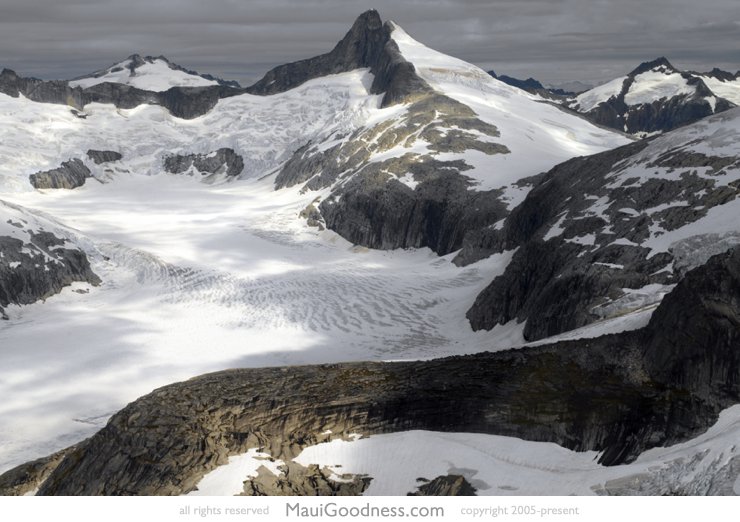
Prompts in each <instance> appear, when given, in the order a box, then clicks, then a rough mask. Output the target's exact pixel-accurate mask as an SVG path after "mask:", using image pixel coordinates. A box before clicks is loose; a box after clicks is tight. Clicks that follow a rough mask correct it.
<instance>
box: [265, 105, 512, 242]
mask: <svg viewBox="0 0 740 522" xmlns="http://www.w3.org/2000/svg"><path fill="white" fill-rule="evenodd" d="M498 137H499V132H498V129H496V127H495V126H493V125H491V124H488V123H486V122H484V121H482V120H480V119H479V118H478V117H477V115H476V114H475V112H473V111H472V109H470V107H468V106H467V105H464V104H462V103H460V102H457V101H455V100H453V99H451V98H448V97H446V96H443V95H440V94H429V95H422V96H420V97H418V98H417V99H416V101H414V102H413V103H411V104H410V105H409V106H408V109H407V110H406V112H405V113H404V115H403V116H402V117H401V118H400V119H399V120H398V121H394V122H384V123H381V124H379V125H377V126H375V127H372V128H369V129H366V128H363V129H360V130H358V131H356V132H355V133H353V134H352V135H351V136H349V137H348V139H346V140H345V141H344V142H343V143H340V144H338V145H335V146H334V147H331V148H329V149H326V150H321V149H319V147H316V146H312V145H311V144H308V145H306V146H304V147H301V148H300V149H298V150H297V151H296V152H295V154H294V155H293V156H292V157H291V159H290V160H288V161H287V162H286V163H285V165H284V166H283V168H282V169H281V171H280V172H279V173H278V175H277V177H276V180H275V184H276V186H277V188H282V187H286V186H293V185H296V184H300V183H303V184H304V185H303V188H304V190H320V189H323V188H327V187H333V190H332V192H331V194H330V196H329V197H327V198H325V199H324V200H323V201H322V202H321V204H320V205H319V208H318V210H319V212H320V215H321V217H322V218H323V219H324V221H325V223H326V226H327V228H329V229H331V230H333V231H335V232H337V233H338V234H339V235H341V236H342V237H344V238H345V239H347V240H349V241H351V242H353V243H356V244H360V245H363V246H366V247H370V248H381V249H393V248H412V247H413V248H416V247H429V248H431V249H432V250H434V251H435V252H437V253H439V254H447V253H449V252H452V251H454V250H457V249H459V248H460V247H461V246H462V241H463V238H464V237H465V236H466V234H469V233H472V232H473V231H475V230H477V229H480V228H481V227H485V226H488V225H490V224H492V223H495V222H496V221H498V220H500V219H501V218H503V217H504V216H505V215H506V212H507V210H506V205H505V204H504V202H503V201H502V200H501V198H500V196H501V192H500V191H498V190H493V191H475V190H473V189H472V188H471V183H470V180H469V179H468V178H467V177H466V176H465V175H464V174H463V172H464V171H465V170H468V169H470V168H471V167H470V166H469V165H468V164H467V163H465V161H463V160H438V159H436V158H435V155H437V154H441V153H446V152H464V151H466V150H476V151H479V152H483V153H484V154H488V155H494V154H507V153H508V152H509V150H508V149H507V148H506V147H505V146H503V145H501V144H499V143H497V142H496V141H495V140H496V138H498ZM417 139H422V140H424V141H425V142H426V143H428V149H429V151H430V153H429V154H419V153H407V154H404V155H403V156H400V157H399V156H397V157H393V158H391V159H388V160H384V161H370V160H371V157H372V155H373V154H377V153H382V152H385V151H388V150H391V149H393V148H394V147H397V146H399V145H401V144H403V145H405V146H411V145H413V143H414V142H415V141H416V140H417ZM402 179H403V180H404V181H403V182H402V181H400V180H402Z"/></svg>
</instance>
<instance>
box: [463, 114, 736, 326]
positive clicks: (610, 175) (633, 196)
mask: <svg viewBox="0 0 740 522" xmlns="http://www.w3.org/2000/svg"><path fill="white" fill-rule="evenodd" d="M726 114H727V113H726ZM723 117H724V116H722V115H718V116H716V118H718V119H721V118H723ZM664 144H665V145H664ZM686 145H687V144H685V143H673V142H672V141H671V137H670V136H666V137H665V139H663V138H658V139H655V140H647V141H641V142H636V143H633V144H629V145H625V146H623V147H619V148H617V149H614V150H611V151H607V152H603V153H600V154H595V155H593V156H589V157H583V158H574V159H572V160H569V161H566V162H564V163H562V164H560V165H558V166H556V167H554V168H553V169H552V170H551V171H549V172H548V173H546V174H545V175H544V176H540V177H538V178H537V179H535V183H536V184H535V187H534V188H533V189H532V190H531V192H530V193H529V194H528V195H527V197H526V198H525V200H524V202H523V203H522V204H520V205H519V206H518V207H517V208H515V209H514V210H513V211H512V212H511V214H510V215H509V216H508V217H507V218H506V221H505V222H504V224H503V227H502V228H501V229H500V230H494V229H492V228H481V229H479V230H477V231H474V232H472V233H470V234H468V235H466V236H465V239H464V241H463V243H464V244H463V248H462V251H461V252H460V254H459V255H458V256H457V258H456V259H455V262H456V263H458V264H461V265H465V264H469V263H472V262H475V261H477V260H479V259H482V258H484V257H487V256H489V255H491V254H493V253H498V252H503V251H506V250H514V249H517V251H516V253H515V254H514V256H513V259H512V261H511V263H510V264H509V266H508V267H507V269H506V271H505V272H504V274H503V275H501V276H500V277H497V278H496V279H495V280H494V281H493V282H492V283H491V284H490V285H489V286H488V288H486V289H485V290H484V291H483V292H482V293H481V294H480V295H479V296H478V297H477V299H476V301H475V303H474V304H473V306H472V307H471V309H470V310H469V312H468V319H469V320H470V322H471V325H472V326H473V328H474V329H490V328H493V327H494V326H495V325H496V324H504V323H506V322H508V321H511V320H513V319H516V320H518V321H519V322H522V321H525V320H526V326H525V329H524V335H525V338H526V339H528V340H537V339H542V338H545V337H549V336H551V335H556V334H559V333H562V332H565V331H568V330H571V329H574V328H578V327H581V326H585V325H587V324H590V323H592V322H594V321H597V320H600V319H603V318H605V317H609V316H610V315H609V313H610V312H609V307H610V306H611V305H612V303H614V302H615V301H617V300H619V299H620V298H622V297H623V296H624V292H623V290H622V289H623V288H641V287H644V286H646V285H648V284H662V285H670V284H675V283H676V282H677V281H678V280H679V279H680V277H682V276H683V273H684V272H685V270H686V268H688V267H691V266H696V265H697V264H700V263H701V262H703V261H705V260H706V259H703V260H702V259H699V258H700V257H701V255H700V251H702V250H706V251H708V252H712V253H717V252H721V251H724V250H726V249H727V248H730V246H732V242H723V241H722V238H720V237H716V238H715V239H714V242H715V243H716V244H717V247H721V249H720V250H717V249H715V248H714V247H713V245H712V238H711V237H710V235H711V232H712V231H711V230H707V234H706V235H705V239H706V241H705V242H706V243H707V244H706V245H698V244H696V242H694V243H692V244H693V247H690V248H682V247H681V245H680V244H678V245H676V246H675V248H673V250H672V251H671V252H667V253H660V254H657V255H654V256H652V257H649V256H650V254H651V251H650V249H648V248H646V247H643V246H641V244H642V243H643V242H644V241H645V240H646V239H648V238H649V237H650V236H651V234H657V232H655V231H656V230H664V231H671V230H675V229H678V228H680V227H683V226H685V225H687V224H690V223H692V222H694V221H696V220H698V219H700V218H702V217H704V216H705V215H706V214H707V212H708V210H709V209H711V208H713V207H716V206H718V205H722V204H724V203H727V202H729V201H732V200H733V199H735V198H736V197H737V195H738V191H739V190H740V186H738V184H737V183H730V184H724V183H723V182H722V177H723V176H724V175H725V174H727V173H728V172H730V171H734V170H736V169H738V168H740V158H737V157H713V156H706V155H704V154H698V153H693V152H688V151H687V150H685V146H686ZM648 151H649V153H648ZM643 156H644V157H643ZM629 168H638V169H640V170H644V171H645V172H646V174H647V173H649V176H646V177H645V178H643V179H640V178H638V177H635V178H633V179H625V181H624V182H623V183H616V180H617V179H618V178H616V177H615V176H619V175H621V173H623V172H628V169H629ZM699 170H702V171H704V174H702V175H700V174H699ZM624 176H625V177H626V176H627V175H626V174H625V175H624ZM615 183H616V185H615ZM612 185H614V186H612ZM599 201H602V202H604V203H603V208H600V209H598V211H594V210H593V209H594V208H595V207H594V205H596V204H597V202H599ZM625 207H628V208H627V209H626V210H625ZM555 229H559V231H558V233H553V234H551V231H553V230H555ZM548 234H550V235H548ZM735 243H737V241H736V242H735ZM687 247H688V245H687Z"/></svg>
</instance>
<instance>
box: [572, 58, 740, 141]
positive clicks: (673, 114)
mask: <svg viewBox="0 0 740 522" xmlns="http://www.w3.org/2000/svg"><path fill="white" fill-rule="evenodd" d="M644 73H659V74H673V75H676V76H680V77H681V78H682V79H683V80H685V82H686V85H687V87H688V88H689V89H691V90H692V91H693V92H692V93H690V94H687V93H683V94H678V95H675V96H671V97H667V96H665V95H663V97H662V98H658V97H657V96H658V95H656V98H655V99H653V100H650V101H649V102H648V101H645V102H641V103H634V102H633V103H629V102H630V100H629V98H628V93H629V92H630V88H631V87H632V86H633V85H634V84H635V83H636V82H637V81H639V78H638V76H639V75H641V74H644ZM588 94H589V92H588V91H587V92H586V93H582V94H581V96H579V97H578V98H573V99H571V100H570V101H568V102H567V105H569V106H571V107H572V108H574V109H576V110H578V111H579V112H582V113H584V115H585V116H586V117H587V118H588V119H589V120H591V121H592V122H594V123H596V124H599V125H604V126H606V127H612V128H614V129H617V130H620V131H625V132H628V133H630V134H640V133H653V132H659V131H669V130H671V129H675V128H677V127H681V126H683V125H687V124H690V123H693V122H695V121H697V120H700V119H701V118H704V117H706V116H711V115H712V114H715V113H718V112H722V111H726V110H728V109H731V108H733V107H735V104H733V103H732V102H730V101H728V100H726V99H724V98H722V97H720V96H717V95H715V93H713V92H712V91H711V89H709V87H707V85H706V84H705V83H704V81H703V80H702V78H701V75H698V74H696V73H690V72H683V71H679V70H677V69H676V68H675V67H673V65H671V64H670V62H669V61H668V60H666V59H665V58H664V57H661V58H658V59H656V60H653V61H651V62H645V63H642V64H640V65H639V66H638V67H637V68H636V69H635V70H633V71H632V72H630V73H629V74H628V75H627V76H626V77H625V78H624V82H623V84H622V89H621V91H619V92H618V93H616V94H614V95H613V96H611V97H609V98H608V99H604V100H602V101H601V103H599V104H598V105H596V106H595V107H593V108H589V107H583V106H581V105H580V103H581V101H582V99H583V98H582V97H583V96H588ZM711 100H714V101H711Z"/></svg>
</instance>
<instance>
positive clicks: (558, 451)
mask: <svg viewBox="0 0 740 522" xmlns="http://www.w3.org/2000/svg"><path fill="white" fill-rule="evenodd" d="M739 437H740V405H737V406H732V407H730V408H728V409H726V410H724V411H723V412H721V413H720V417H719V420H718V421H717V423H716V424H715V425H713V426H712V427H710V428H709V429H708V430H707V431H706V432H705V433H704V434H702V435H700V436H698V437H697V438H695V439H693V440H691V441H689V442H685V443H681V444H676V445H674V446H671V447H667V448H653V449H651V450H648V451H646V452H644V453H643V454H642V455H640V456H639V457H638V458H637V460H636V461H635V462H633V463H631V464H624V465H618V466H602V465H600V464H598V462H597V457H598V453H597V452H595V451H586V452H575V451H571V450H568V449H566V448H563V447H561V446H558V445H557V444H553V443H546V442H532V441H526V440H522V439H518V438H515V437H504V436H499V435H486V434H477V433H441V432H431V431H419V430H415V431H406V432H400V433H392V434H385V435H372V436H369V437H366V438H361V439H357V440H354V441H345V440H332V441H331V442H325V443H321V444H317V445H315V446H311V447H308V448H306V449H304V450H303V452H302V453H301V454H300V455H298V456H297V457H296V458H295V459H294V460H295V462H297V463H299V464H301V465H303V466H308V465H310V464H318V465H319V466H321V467H327V468H328V469H329V470H331V471H332V472H334V474H336V475H341V474H359V475H368V476H370V477H372V481H371V483H370V486H369V488H368V489H367V490H366V491H365V495H405V494H406V493H408V492H412V491H415V490H416V489H417V488H418V487H419V486H420V485H422V484H423V482H419V481H418V480H417V479H418V478H420V477H423V478H425V479H427V480H431V479H434V478H436V477H438V476H440V475H448V474H456V475H463V476H464V477H465V478H466V479H467V480H468V482H470V483H471V484H472V485H473V487H475V488H476V489H477V490H478V491H477V494H478V495H593V494H595V493H596V492H597V491H598V490H603V488H604V487H605V486H606V487H607V488H613V489H618V488H619V487H620V484H624V483H642V484H643V487H644V488H646V490H644V491H642V493H643V494H651V493H652V494H658V493H661V492H662V491H659V490H658V487H665V486H668V485H669V486H670V487H673V488H679V487H688V488H690V487H692V484H693V485H695V484H701V483H702V482H706V481H709V480H712V477H713V476H714V475H715V473H716V471H717V469H718V468H722V467H724V466H727V465H728V463H729V461H730V459H733V458H737V457H738V455H739V454H740V447H738V445H737V441H738V438H739ZM658 477H660V479H658ZM715 479H716V477H715ZM242 480H244V479H242ZM735 480H736V478H735V477H731V478H730V483H729V487H730V488H732V487H733V485H734V482H735ZM652 483H654V484H653V485H652V487H654V488H655V489H654V490H653V491H651V490H650V487H651V484H652ZM212 492H213V494H220V495H229V494H233V493H231V491H230V490H227V489H223V490H220V491H215V490H212ZM633 492H634V491H633Z"/></svg>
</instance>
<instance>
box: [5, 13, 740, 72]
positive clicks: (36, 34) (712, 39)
mask: <svg viewBox="0 0 740 522" xmlns="http://www.w3.org/2000/svg"><path fill="white" fill-rule="evenodd" d="M371 7H372V8H376V9H378V10H379V11H380V14H381V16H382V17H383V18H384V19H393V20H395V21H396V22H398V23H399V24H400V25H401V26H403V27H404V28H405V29H406V30H407V31H408V32H409V33H410V34H411V35H412V36H414V37H415V38H417V39H418V40H420V41H422V42H423V43H425V44H426V45H428V46H430V47H432V48H435V49H437V50H440V51H442V52H445V53H447V54H451V55H453V56H457V57H459V58H462V59H464V60H467V61H469V62H472V63H476V64H478V65H480V66H482V67H485V68H487V69H488V68H493V69H495V70H496V71H497V72H499V73H505V74H509V75H512V76H520V77H526V76H534V77H536V78H538V79H540V80H542V81H545V82H559V81H566V80H571V79H575V80H582V81H587V82H591V83H597V82H601V81H606V80H608V79H611V78H612V77H614V76H617V75H620V74H623V73H625V72H627V71H629V70H631V69H632V68H634V67H635V66H636V65H637V64H638V63H640V62H642V61H645V60H649V59H652V58H655V57H657V56H661V55H665V56H667V57H668V58H669V59H670V60H671V61H672V62H673V63H674V64H675V65H676V66H678V67H682V68H686V69H695V70H707V69H710V68H712V67H715V66H717V67H721V68H724V69H728V70H731V71H733V72H734V71H736V70H737V69H738V68H739V67H740V63H738V57H739V56H740V10H738V9H737V4H736V2H735V0H706V1H704V2H696V1H695V0H651V1H649V2H645V1H644V0H640V1H638V0H445V1H436V2H429V1H421V0H410V1H409V0H405V1H403V2H400V1H398V0H393V1H390V0H376V1H375V2H374V3H373V4H369V3H367V2H355V1H343V0H304V1H287V0H270V1H267V0H254V1H244V0H210V1H208V2H203V1H201V0H159V1H158V2H151V0H128V1H126V2H123V1H121V0H115V1H114V0H58V1H54V0H3V4H2V6H0V66H3V67H9V68H12V69H15V70H17V71H18V72H19V73H21V74H24V75H33V76H38V77H42V78H70V77H74V76H77V75H81V74H85V73H88V72H91V71H94V70H97V69H100V68H103V67H107V66H108V65H110V64H111V63H114V62H117V61H119V60H121V59H123V58H125V57H126V56H128V55H129V54H132V53H134V52H138V53H141V54H153V55H159V54H164V55H165V56H167V57H169V58H170V59H172V60H174V61H175V62H177V63H179V64H181V65H183V66H185V67H189V68H193V69H196V70H198V71H200V72H208V73H211V74H216V75H219V76H223V77H226V78H235V79H238V80H240V81H242V82H243V83H251V82H252V81H254V80H256V79H258V78H259V77H260V76H261V75H262V74H263V73H264V72H265V71H267V70H268V69H269V68H271V67H273V66H274V65H278V64H280V63H285V62H288V61H293V60H297V59H301V58H306V57H309V56H314V55H316V54H320V53H323V52H326V51H328V50H330V49H331V48H332V47H333V46H334V44H335V43H336V42H337V41H338V40H339V39H340V38H341V37H342V36H343V35H344V33H345V32H346V31H347V29H348V28H349V26H350V25H351V24H352V22H353V20H354V19H355V17H357V15H359V14H360V13H361V12H362V11H364V10H366V9H368V8H371Z"/></svg>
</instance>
